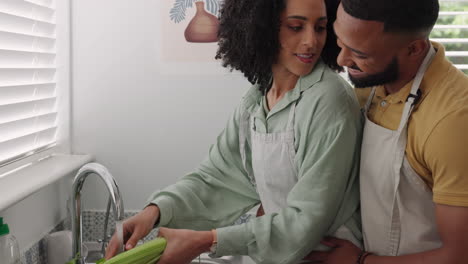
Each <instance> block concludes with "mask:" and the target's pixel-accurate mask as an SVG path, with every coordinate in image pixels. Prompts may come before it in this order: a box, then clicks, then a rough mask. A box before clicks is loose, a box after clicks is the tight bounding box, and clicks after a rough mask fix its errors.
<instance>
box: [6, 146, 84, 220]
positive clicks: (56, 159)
mask: <svg viewBox="0 0 468 264" xmlns="http://www.w3.org/2000/svg"><path fill="white" fill-rule="evenodd" d="M92 160H93V157H92V156H91V155H62V154H57V155H53V156H50V157H48V158H46V159H43V160H41V161H38V162H36V163H33V164H31V165H29V166H27V167H24V168H22V169H19V170H17V171H14V172H12V173H10V174H8V175H5V176H3V177H2V178H0V193H1V198H0V211H3V210H5V209H6V208H8V207H10V206H12V205H13V204H15V203H17V202H19V201H21V200H23V199H25V198H26V197H28V196H30V195H31V194H33V193H35V192H37V191H39V190H40V189H42V188H43V187H45V186H47V185H49V184H51V183H53V182H55V181H57V180H59V179H61V178H63V177H65V176H67V175H69V174H70V173H74V172H75V171H76V170H78V169H79V168H80V167H81V166H83V165H84V164H86V163H88V162H91V161H92Z"/></svg>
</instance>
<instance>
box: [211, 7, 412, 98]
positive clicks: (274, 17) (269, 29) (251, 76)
mask: <svg viewBox="0 0 468 264" xmlns="http://www.w3.org/2000/svg"><path fill="white" fill-rule="evenodd" d="M323 1H324V3H325V4H326V7H327V17H328V24H327V40H326V44H325V46H324V48H323V51H322V54H321V58H322V60H323V61H324V62H325V64H327V65H328V66H329V67H330V68H332V69H333V70H336V71H341V70H342V67H340V66H339V65H338V64H337V62H336V59H337V57H338V54H339V52H340V49H339V47H338V46H337V44H336V35H335V33H334V31H333V22H334V21H335V18H336V11H337V9H338V5H339V0H323ZM408 1H412V0H408ZM285 8H286V0H225V1H224V5H223V6H222V8H221V16H220V28H219V32H218V36H219V43H218V45H219V48H218V51H217V53H216V58H217V59H221V60H222V63H223V66H224V67H230V68H232V69H235V70H239V71H241V72H242V73H243V74H244V76H245V77H247V79H248V80H249V82H251V83H253V84H259V87H260V90H261V91H262V92H264V93H265V92H266V91H267V90H268V88H269V84H270V80H271V77H272V72H271V70H272V66H273V64H275V63H276V62H277V59H278V53H279V51H280V42H279V30H280V25H281V21H280V15H281V12H282V11H283V10H284V9H285Z"/></svg>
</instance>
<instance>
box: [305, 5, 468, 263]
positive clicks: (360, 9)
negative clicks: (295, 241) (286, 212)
mask: <svg viewBox="0 0 468 264" xmlns="http://www.w3.org/2000/svg"><path fill="white" fill-rule="evenodd" d="M438 11H439V4H438V1H437V0H343V1H342V3H341V5H340V7H339V9H338V13H337V20H336V21H335V23H334V29H335V32H336V34H337V36H338V45H339V46H340V47H341V48H342V51H341V53H340V55H339V58H338V63H339V64H340V65H341V66H346V67H347V68H348V73H349V77H350V80H351V81H352V82H353V83H354V85H355V86H356V93H357V95H358V98H359V99H360V101H361V102H362V106H363V109H364V110H365V113H366V122H365V128H364V138H363V145H362V154H361V174H360V184H361V211H362V225H363V234H364V244H365V250H366V251H361V250H360V249H359V248H357V247H355V246H353V245H352V244H351V243H349V242H347V241H344V240H339V239H335V238H329V239H326V240H325V241H323V244H326V245H328V246H330V247H333V249H332V250H331V251H330V252H328V253H320V252H316V253H315V254H312V257H311V259H313V260H317V261H320V262H322V263H331V264H334V263H337V264H338V263H339V264H347V263H350V264H351V263H353V264H354V263H365V264H374V263H375V264H393V263H398V264H407V263H408V264H409V263H411V264H419V263H424V264H432V263H437V264H452V263H453V264H455V263H468V260H467V259H468V136H467V132H468V78H467V76H466V75H464V74H463V73H462V72H461V71H459V70H457V69H456V68H455V67H454V66H453V65H452V64H451V63H450V62H449V61H447V60H446V59H445V54H444V47H443V46H442V45H440V44H438V43H434V42H432V43H431V42H430V41H429V39H428V36H429V33H430V32H431V30H432V28H433V26H434V24H435V22H436V20H437V16H438ZM364 87H371V88H365V89H363V88H364Z"/></svg>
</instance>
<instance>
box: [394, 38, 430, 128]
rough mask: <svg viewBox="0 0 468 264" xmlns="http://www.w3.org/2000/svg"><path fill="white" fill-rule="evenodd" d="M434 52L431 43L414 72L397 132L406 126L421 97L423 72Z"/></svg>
mask: <svg viewBox="0 0 468 264" xmlns="http://www.w3.org/2000/svg"><path fill="white" fill-rule="evenodd" d="M435 54H436V52H435V50H434V47H433V46H432V44H430V47H429V52H428V53H427V55H426V57H425V58H424V60H423V62H422V64H421V66H420V67H419V69H418V72H417V73H416V77H414V81H413V86H411V92H410V94H409V95H408V98H407V99H406V103H405V108H404V109H403V115H402V117H401V121H400V126H399V127H398V131H399V132H401V131H402V130H403V129H404V128H405V127H406V123H407V122H408V120H409V116H410V115H411V112H412V111H413V108H414V105H415V104H416V103H418V101H419V100H420V99H421V96H422V92H421V90H420V86H421V83H422V80H423V77H424V74H425V73H426V71H427V68H428V67H429V65H430V64H431V62H432V59H434V56H435Z"/></svg>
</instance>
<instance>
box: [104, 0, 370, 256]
mask: <svg viewBox="0 0 468 264" xmlns="http://www.w3.org/2000/svg"><path fill="white" fill-rule="evenodd" d="M327 4H328V16H327V8H326V3H325V1H324V0H255V1H252V0H225V3H224V6H223V9H222V11H221V18H220V22H221V25H220V32H219V36H220V42H219V50H218V53H217V58H219V59H222V60H223V63H224V66H228V67H231V68H234V69H236V70H239V71H241V72H243V73H244V74H245V76H246V77H247V78H248V79H249V81H250V82H252V83H254V86H253V87H252V88H251V89H250V90H249V91H248V92H247V94H246V95H245V96H244V97H243V98H242V100H241V103H240V105H239V106H238V107H237V109H236V110H235V112H234V114H233V116H232V117H231V118H230V119H229V122H228V124H227V126H226V128H225V130H224V131H223V132H222V133H221V135H220V136H219V137H218V139H217V142H216V144H214V145H213V146H212V148H211V149H210V152H209V156H208V158H207V159H206V160H205V161H204V162H203V163H202V164H201V165H200V166H199V168H198V169H197V170H196V171H195V172H193V173H191V174H189V175H187V176H185V177H184V178H183V179H182V180H180V181H179V182H177V183H176V184H174V185H172V186H169V187H168V188H166V189H165V190H163V191H161V192H157V193H155V194H154V195H153V196H152V197H151V198H150V201H149V204H150V205H148V206H147V207H146V208H145V209H144V210H143V211H142V212H140V213H139V214H138V215H136V216H134V217H132V218H130V219H129V220H127V221H126V222H125V224H124V230H125V236H126V237H127V238H128V241H127V242H126V249H130V248H132V247H133V246H134V245H135V244H136V242H138V240H139V239H141V238H143V237H144V236H145V235H147V234H148V232H150V230H151V229H152V228H153V227H154V225H155V224H156V225H157V226H159V227H161V228H160V231H159V235H160V236H163V237H165V238H166V239H167V240H168V245H167V248H166V250H165V252H164V255H163V256H162V258H161V260H160V261H159V264H169V263H171V264H178V263H189V262H190V260H192V259H194V258H195V257H196V256H198V255H199V254H201V253H203V252H207V251H210V252H212V254H213V255H214V256H223V255H249V256H250V257H251V258H252V259H253V260H254V261H255V262H257V263H268V264H272V263H298V262H299V261H300V260H301V259H303V258H304V257H305V256H306V255H307V254H308V253H309V252H310V251H311V250H313V249H316V248H317V246H318V245H319V243H320V241H321V239H322V238H323V237H324V236H325V235H333V236H338V237H342V238H346V239H348V240H351V241H355V243H356V244H358V245H359V240H360V238H361V234H360V230H359V215H357V211H358V205H359V200H358V199H359V194H358V187H357V172H358V171H357V170H358V164H359V160H358V157H359V146H360V136H361V120H360V113H359V106H358V104H357V102H356V100H355V98H354V93H353V91H352V90H351V88H350V87H349V86H348V84H347V83H346V82H345V81H344V80H343V79H341V78H340V77H339V76H338V75H337V74H336V73H335V72H333V71H332V70H331V69H330V68H329V67H331V68H332V69H335V70H338V69H339V67H338V66H337V64H336V57H337V54H338V51H339V50H338V48H337V47H336V39H333V38H334V35H333V33H332V32H333V31H332V28H331V23H332V22H333V20H334V17H335V13H336V8H337V3H333V1H327ZM327 35H328V41H326V39H327ZM320 55H321V56H320ZM327 65H328V66H327ZM259 203H261V204H262V208H263V210H264V213H265V214H264V215H263V216H261V217H257V218H255V219H252V220H251V221H249V222H247V223H244V224H241V225H236V226H231V223H233V222H234V221H235V220H236V219H237V218H238V217H239V216H241V215H243V214H244V213H245V212H247V211H249V210H250V209H252V208H253V207H254V206H256V205H258V204H259ZM163 227H170V228H163ZM181 228H190V229H193V230H203V231H193V230H186V229H181ZM116 249H117V243H116V242H115V239H114V240H113V241H112V242H111V244H110V246H109V248H108V252H107V256H106V257H107V258H109V257H111V256H112V255H114V254H115V252H116Z"/></svg>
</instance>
